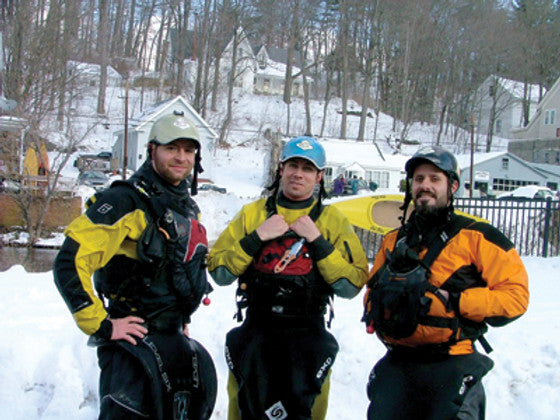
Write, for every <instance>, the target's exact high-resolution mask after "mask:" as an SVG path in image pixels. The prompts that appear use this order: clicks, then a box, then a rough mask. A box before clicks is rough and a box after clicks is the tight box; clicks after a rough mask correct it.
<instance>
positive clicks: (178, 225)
mask: <svg viewBox="0 0 560 420" xmlns="http://www.w3.org/2000/svg"><path fill="white" fill-rule="evenodd" d="M152 185H153V184H151V183H149V182H148V181H146V180H144V179H142V178H132V179H131V180H128V181H117V182H114V183H113V184H112V185H111V187H115V186H126V187H128V188H130V189H132V190H133V191H134V192H135V193H136V194H137V195H138V196H139V197H140V198H141V199H142V201H143V202H144V203H145V205H146V207H147V208H148V212H147V216H148V217H147V219H148V225H147V227H146V229H145V230H144V232H143V233H142V235H141V237H140V239H139V241H138V244H137V258H138V259H132V258H128V257H126V256H123V255H117V256H115V257H113V258H112V259H111V261H110V262H109V263H108V264H107V265H106V266H105V267H103V268H102V269H100V270H98V271H97V272H96V273H95V274H94V281H95V286H96V289H97V290H98V292H99V293H100V294H102V295H103V296H104V297H105V298H107V300H108V305H107V306H108V308H107V311H108V313H109V314H110V315H111V316H113V317H122V316H126V315H130V314H131V313H135V314H138V315H140V316H142V317H144V318H145V319H146V320H147V321H148V323H150V324H151V325H152V328H155V329H160V330H167V329H176V328H182V325H183V324H184V323H185V322H189V320H190V319H189V318H190V315H191V314H192V313H193V312H194V311H195V310H196V309H197V308H198V306H199V304H200V302H201V300H202V297H203V296H204V294H207V293H209V292H210V291H211V290H212V287H211V286H210V284H209V283H208V281H207V279H206V255H207V252H208V240H207V237H206V230H205V229H204V226H202V225H201V224H200V223H199V222H198V221H197V220H196V214H197V213H198V212H197V210H198V209H197V208H196V204H194V202H193V201H192V200H190V201H191V202H192V204H193V205H194V207H193V208H185V209H184V210H183V209H181V210H183V211H178V209H174V208H172V207H171V206H168V205H166V204H165V203H163V202H162V200H161V199H160V195H161V193H158V192H157V191H154V189H153V187H152Z"/></svg>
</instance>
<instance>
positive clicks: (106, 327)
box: [92, 318, 113, 340]
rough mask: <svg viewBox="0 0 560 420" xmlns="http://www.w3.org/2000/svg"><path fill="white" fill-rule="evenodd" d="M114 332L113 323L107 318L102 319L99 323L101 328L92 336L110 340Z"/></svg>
mask: <svg viewBox="0 0 560 420" xmlns="http://www.w3.org/2000/svg"><path fill="white" fill-rule="evenodd" d="M112 334H113V324H112V323H111V321H109V320H108V319H107V318H105V319H104V320H103V321H101V325H99V329H98V330H97V331H96V332H95V333H94V334H92V337H95V338H96V339H101V340H110V339H111V335H112Z"/></svg>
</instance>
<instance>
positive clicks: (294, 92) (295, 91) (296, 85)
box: [292, 83, 299, 96]
mask: <svg viewBox="0 0 560 420" xmlns="http://www.w3.org/2000/svg"><path fill="white" fill-rule="evenodd" d="M292 95H294V96H298V95H299V83H294V86H293V87H292Z"/></svg>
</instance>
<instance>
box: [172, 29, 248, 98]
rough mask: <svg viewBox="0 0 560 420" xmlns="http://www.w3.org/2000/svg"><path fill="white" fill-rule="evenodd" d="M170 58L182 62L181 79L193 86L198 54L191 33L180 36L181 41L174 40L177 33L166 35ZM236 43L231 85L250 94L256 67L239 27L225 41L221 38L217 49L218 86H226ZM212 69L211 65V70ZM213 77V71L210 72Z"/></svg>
mask: <svg viewBox="0 0 560 420" xmlns="http://www.w3.org/2000/svg"><path fill="white" fill-rule="evenodd" d="M232 32H233V31H232ZM170 39H171V48H172V55H173V56H174V57H175V60H178V59H183V60H184V63H183V64H184V66H183V71H184V76H185V80H188V81H189V82H190V83H194V81H195V78H196V69H197V64H196V63H197V60H198V56H199V54H201V51H199V47H198V42H197V34H196V32H195V31H192V30H187V31H184V32H183V34H182V38H181V39H179V38H178V33H177V30H175V29H171V31H170ZM236 42H237V54H236V58H235V81H234V86H236V87H240V88H242V90H243V91H244V92H248V93H250V92H252V91H253V83H254V78H255V72H256V69H257V63H256V59H255V56H254V54H253V47H252V46H251V43H250V42H249V39H248V37H247V34H246V33H245V31H244V30H243V28H242V27H239V28H237V29H236V31H235V33H233V34H232V35H231V36H230V37H229V38H225V39H224V40H223V43H222V45H221V51H222V55H221V57H220V62H219V65H220V68H219V70H220V71H219V75H220V83H224V84H225V83H228V82H229V74H230V71H231V68H232V66H233V64H232V61H233V48H234V44H235V43H236ZM215 65H216V62H215V61H214V62H213V63H212V67H214V66H215ZM210 72H211V74H212V75H213V74H214V69H212V70H210Z"/></svg>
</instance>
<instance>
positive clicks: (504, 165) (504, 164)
mask: <svg viewBox="0 0 560 420" xmlns="http://www.w3.org/2000/svg"><path fill="white" fill-rule="evenodd" d="M502 169H505V170H508V169H509V158H502Z"/></svg>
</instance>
